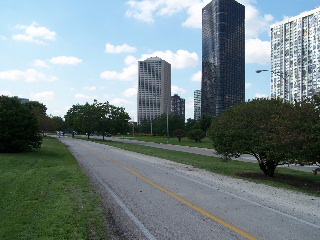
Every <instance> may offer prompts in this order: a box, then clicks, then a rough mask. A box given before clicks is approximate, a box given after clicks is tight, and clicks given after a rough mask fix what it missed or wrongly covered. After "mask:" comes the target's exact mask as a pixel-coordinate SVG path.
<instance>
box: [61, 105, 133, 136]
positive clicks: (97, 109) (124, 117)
mask: <svg viewBox="0 0 320 240" xmlns="http://www.w3.org/2000/svg"><path fill="white" fill-rule="evenodd" d="M129 119H130V117H129V114H128V113H127V112H125V109H124V108H121V107H115V106H113V105H111V104H109V102H105V103H99V102H97V100H94V102H93V103H92V104H89V103H86V104H84V105H80V104H77V105H73V106H72V107H71V108H70V109H69V110H68V112H67V114H66V115H65V121H66V124H67V125H68V126H69V127H71V128H72V129H73V130H75V131H77V132H82V133H94V132H96V133H98V134H101V135H103V134H104V133H105V132H109V133H113V134H116V133H121V134H124V133H126V132H128V131H129V124H128V121H129ZM89 135H90V134H88V138H89Z"/></svg>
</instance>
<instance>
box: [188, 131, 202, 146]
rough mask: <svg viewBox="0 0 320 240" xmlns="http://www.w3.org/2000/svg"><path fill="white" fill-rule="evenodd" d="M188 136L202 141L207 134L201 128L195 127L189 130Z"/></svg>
mask: <svg viewBox="0 0 320 240" xmlns="http://www.w3.org/2000/svg"><path fill="white" fill-rule="evenodd" d="M187 137H188V138H189V139H190V140H193V141H196V142H199V143H201V140H202V139H203V138H205V137H206V134H205V132H204V131H202V130H201V129H194V130H191V131H190V132H188V135H187Z"/></svg>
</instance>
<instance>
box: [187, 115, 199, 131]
mask: <svg viewBox="0 0 320 240" xmlns="http://www.w3.org/2000/svg"><path fill="white" fill-rule="evenodd" d="M200 128H201V127H200V122H199V121H198V120H196V119H192V118H188V119H187V122H186V123H185V130H186V132H190V131H191V130H194V129H200Z"/></svg>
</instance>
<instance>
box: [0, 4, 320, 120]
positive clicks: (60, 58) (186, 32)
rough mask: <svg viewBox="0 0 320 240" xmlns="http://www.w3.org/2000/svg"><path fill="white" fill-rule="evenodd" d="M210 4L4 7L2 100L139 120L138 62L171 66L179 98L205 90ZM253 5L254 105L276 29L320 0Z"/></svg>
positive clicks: (250, 75)
mask: <svg viewBox="0 0 320 240" xmlns="http://www.w3.org/2000/svg"><path fill="white" fill-rule="evenodd" d="M208 2H209V0H54V1H52V0H28V1H26V0H0V94H1V95H2V94H3V95H8V96H19V97H23V98H29V99H30V100H33V101H39V102H41V103H44V104H45V105H46V106H47V108H48V110H47V113H48V114H51V115H54V116H61V117H63V116H64V115H65V114H66V112H67V110H68V109H69V108H70V107H71V106H72V105H74V104H77V103H79V104H84V103H86V102H89V103H92V102H93V100H94V99H97V100H98V102H106V101H109V102H110V103H111V104H113V105H115V106H118V107H124V108H125V109H126V111H127V112H128V113H129V115H130V116H131V117H132V118H133V119H134V120H136V119H137V110H136V109H137V83H138V75H137V74H138V68H137V62H138V61H139V60H145V59H146V58H148V57H152V56H158V57H161V58H162V59H164V60H166V61H168V62H169V63H171V67H172V95H173V94H179V95H180V96H181V97H182V98H185V100H186V118H193V92H194V90H196V89H200V88H201V82H200V80H201V8H202V7H203V6H204V5H205V4H207V3H208ZM238 2H240V3H242V4H244V5H245V6H246V99H252V98H255V97H263V96H269V94H270V74H269V72H263V73H260V74H256V73H255V70H257V69H270V35H269V33H270V25H271V24H273V23H276V22H279V21H282V20H283V19H284V18H286V17H292V16H296V15H298V14H299V13H301V12H304V11H308V10H312V9H314V8H316V7H317V6H320V2H319V0H238Z"/></svg>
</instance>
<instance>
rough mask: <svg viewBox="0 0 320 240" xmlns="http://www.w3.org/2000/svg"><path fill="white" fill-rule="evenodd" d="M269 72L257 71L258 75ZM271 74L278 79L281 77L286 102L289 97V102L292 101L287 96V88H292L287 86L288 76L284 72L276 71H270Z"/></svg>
mask: <svg viewBox="0 0 320 240" xmlns="http://www.w3.org/2000/svg"><path fill="white" fill-rule="evenodd" d="M267 71H269V70H266V69H259V70H256V73H261V72H267ZM270 72H271V73H273V74H275V75H277V76H278V77H280V79H281V81H283V94H284V100H286V99H287V97H288V98H289V99H288V100H289V101H290V97H289V96H287V93H288V91H287V88H289V87H290V86H287V79H286V74H285V73H283V72H275V71H272V70H271V71H270Z"/></svg>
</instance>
